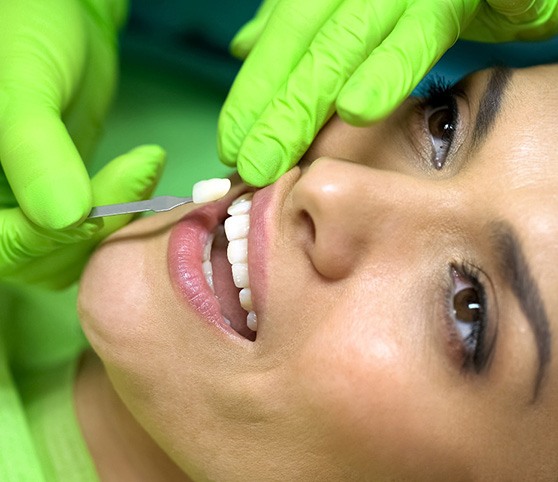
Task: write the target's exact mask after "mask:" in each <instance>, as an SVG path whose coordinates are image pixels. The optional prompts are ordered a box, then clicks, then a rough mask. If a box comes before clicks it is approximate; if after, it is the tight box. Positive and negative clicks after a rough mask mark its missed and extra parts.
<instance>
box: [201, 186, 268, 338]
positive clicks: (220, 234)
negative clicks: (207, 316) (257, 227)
mask: <svg viewBox="0 0 558 482" xmlns="http://www.w3.org/2000/svg"><path fill="white" fill-rule="evenodd" d="M252 196H253V193H246V194H243V195H242V196H240V197H238V198H237V199H235V200H234V201H233V202H232V204H231V205H230V206H229V208H228V209H227V214H228V217H227V218H226V219H225V221H224V223H223V224H221V225H219V226H218V227H217V228H216V229H215V230H214V232H213V233H212V234H211V235H210V236H209V237H208V239H207V241H206V244H205V248H204V252H203V261H202V267H203V273H204V275H205V279H206V281H207V284H208V285H209V287H210V288H211V289H212V291H213V293H214V294H215V298H216V299H217V301H218V302H219V306H220V307H221V314H222V315H223V319H224V321H225V323H226V324H228V325H229V326H230V327H231V328H232V329H233V330H235V331H236V332H237V333H238V334H239V335H241V336H242V337H244V338H246V339H248V340H251V341H254V340H255V339H256V333H257V329H258V325H257V316H256V313H255V311H254V309H253V306H252V291H251V289H250V277H249V273H248V233H249V231H250V209H251V207H252Z"/></svg>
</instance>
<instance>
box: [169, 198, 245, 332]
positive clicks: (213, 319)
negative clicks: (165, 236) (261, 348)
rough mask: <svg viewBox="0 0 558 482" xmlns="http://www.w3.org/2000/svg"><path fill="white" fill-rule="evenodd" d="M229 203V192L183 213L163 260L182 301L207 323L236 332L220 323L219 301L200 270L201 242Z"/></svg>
mask: <svg viewBox="0 0 558 482" xmlns="http://www.w3.org/2000/svg"><path fill="white" fill-rule="evenodd" d="M236 195H238V194H236ZM230 203H231V196H226V197H225V198H223V199H221V200H219V201H217V202H214V203H210V204H207V205H205V206H202V207H200V208H198V209H196V210H195V211H192V212H190V213H188V214H187V215H186V216H184V217H183V218H182V219H181V220H180V221H179V222H178V223H177V224H176V225H175V226H174V227H173V228H172V231H171V234H170V237H169V244H168V254H167V264H168V269H169V274H170V278H171V280H172V283H173V285H174V287H175V289H176V290H177V291H178V293H179V294H180V295H181V297H183V298H184V299H185V300H186V304H187V305H188V306H189V307H191V308H192V309H193V310H194V311H195V312H197V313H198V314H200V315H201V317H202V318H204V319H205V320H206V321H208V322H209V323H210V324H213V325H216V326H218V327H220V328H222V329H224V330H225V331H227V332H229V333H230V332H233V333H235V334H236V332H234V330H231V329H230V328H229V327H228V326H227V325H226V324H225V323H224V321H223V316H222V315H221V308H220V306H219V303H218V301H217V299H216V298H215V296H214V294H213V292H212V291H211V289H210V287H209V286H208V284H207V282H206V280H205V276H204V274H203V270H202V261H203V249H204V246H205V244H206V242H207V239H208V237H209V235H210V234H211V233H212V232H213V231H214V230H215V228H216V227H217V226H218V225H219V224H221V223H222V222H223V219H225V217H226V214H227V207H228V206H229V205H230Z"/></svg>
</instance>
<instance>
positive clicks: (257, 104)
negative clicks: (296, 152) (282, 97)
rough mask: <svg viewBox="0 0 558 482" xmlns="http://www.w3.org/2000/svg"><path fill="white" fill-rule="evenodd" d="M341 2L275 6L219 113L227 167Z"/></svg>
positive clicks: (292, 1)
mask: <svg viewBox="0 0 558 482" xmlns="http://www.w3.org/2000/svg"><path fill="white" fill-rule="evenodd" d="M342 1H343V0H306V1H304V2H301V1H300V0H282V1H280V2H279V3H278V4H277V6H276V7H275V9H274V11H273V16H271V17H270V18H269V21H268V22H267V24H266V28H265V30H264V32H263V33H262V36H261V37H260V40H259V41H258V43H257V44H256V45H255V47H254V49H253V50H252V52H251V54H250V55H249V56H248V58H247V59H246V61H245V62H244V65H243V66H242V68H241V69H240V72H239V74H238V76H237V78H236V80H235V82H234V84H233V86H232V88H231V90H230V92H229V95H228V97H227V99H226V101H225V103H224V105H223V108H222V110H221V114H220V116H219V123H218V131H219V135H218V149H219V156H220V158H221V160H222V161H223V162H225V163H226V164H228V165H230V166H234V165H235V164H236V160H237V156H238V152H239V150H240V146H241V144H242V142H243V141H244V139H245V137H246V134H247V133H248V131H249V130H250V129H251V128H252V126H253V124H254V122H255V121H256V119H258V118H259V116H260V115H261V113H262V112H263V111H264V110H265V108H266V107H267V105H268V104H269V102H270V101H271V99H272V98H273V97H274V96H275V95H276V94H277V91H278V90H279V89H280V88H281V86H282V85H283V84H284V83H285V82H286V81H287V78H288V76H289V74H290V72H291V71H292V70H293V69H294V68H295V66H296V65H297V64H298V62H299V61H300V59H301V57H302V56H303V55H304V54H305V53H306V50H307V48H308V47H309V45H310V43H311V42H312V40H313V38H314V36H315V35H316V33H317V32H318V30H319V29H320V28H321V26H322V25H323V23H324V22H325V21H326V20H327V19H328V18H329V17H330V16H331V14H332V13H333V12H334V11H335V9H336V8H337V6H338V5H339V4H340V3H341V2H342Z"/></svg>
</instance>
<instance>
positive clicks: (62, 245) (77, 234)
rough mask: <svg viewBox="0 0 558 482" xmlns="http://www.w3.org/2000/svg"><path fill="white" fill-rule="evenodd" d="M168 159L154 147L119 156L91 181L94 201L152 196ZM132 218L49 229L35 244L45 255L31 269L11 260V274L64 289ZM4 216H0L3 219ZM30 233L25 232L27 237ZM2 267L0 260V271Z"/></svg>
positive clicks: (129, 216) (97, 220) (102, 201)
mask: <svg viewBox="0 0 558 482" xmlns="http://www.w3.org/2000/svg"><path fill="white" fill-rule="evenodd" d="M165 159H166V154H165V151H164V150H163V149H162V148H160V147H158V146H154V145H145V146H141V147H137V148H135V149H132V150H131V151H129V152H127V153H126V154H123V155H121V156H118V157H117V158H116V159H114V160H112V161H111V162H110V163H108V164H107V165H106V166H105V167H103V169H101V170H100V171H99V173H98V174H96V175H95V177H94V178H93V179H92V182H91V186H92V191H93V201H94V203H95V204H96V205H103V204H113V203H121V202H129V201H138V200H141V199H146V198H148V197H149V196H150V195H151V194H152V192H153V190H154V189H155V186H156V185H157V181H158V180H159V178H160V176H161V172H162V170H163V166H164V164H165ZM13 211H14V213H15V214H14V215H16V214H19V215H20V216H23V213H21V210H13ZM18 212H19V213H18ZM4 216H5V215H4ZM132 217H133V215H125V216H112V217H107V218H104V219H102V220H99V219H92V220H87V221H85V222H84V223H82V224H81V225H80V226H78V227H75V228H72V229H70V230H64V231H54V232H51V231H49V232H47V233H46V235H44V236H43V237H42V238H41V239H40V241H41V242H40V243H35V244H38V245H39V246H41V249H42V253H44V255H43V256H42V257H41V256H39V255H38V253H35V256H34V257H33V259H31V261H30V262H32V264H33V265H32V267H33V269H32V270H29V263H23V262H21V261H19V263H17V265H16V266H15V267H14V266H13V265H14V263H11V265H12V266H11V269H10V270H9V274H10V275H11V276H12V278H14V277H15V278H18V279H20V280H23V281H24V282H26V283H32V284H36V285H40V286H43V287H46V288H49V289H61V288H65V287H67V286H68V285H70V284H71V283H73V282H74V281H75V280H76V279H77V278H78V277H79V276H80V273H81V271H82V270H83V267H84V265H85V264H86V262H87V259H88V257H89V254H90V253H91V251H92V250H93V248H94V247H95V245H96V244H98V243H99V241H101V240H102V239H103V238H105V237H107V236H108V235H109V234H111V233H112V232H114V231H116V230H117V229H119V228H121V227H122V226H124V225H125V224H126V223H128V222H129V221H130V220H131V219H132ZM2 219H3V218H1V217H0V222H1V221H2ZM19 224H21V223H19ZM19 224H18V225H19ZM28 224H30V223H28ZM99 225H100V226H101V227H100V229H99ZM1 227H2V226H1V223H0V228H1ZM35 229H36V230H38V231H39V233H43V232H44V231H46V230H44V229H43V228H35ZM0 232H1V229H0ZM29 236H30V235H29V234H27V235H26V237H27V238H28V237H29ZM1 253H2V250H0V254H1ZM0 261H1V257H0ZM1 268H2V264H1V263H0V274H2V270H1Z"/></svg>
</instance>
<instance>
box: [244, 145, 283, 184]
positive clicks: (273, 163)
mask: <svg viewBox="0 0 558 482" xmlns="http://www.w3.org/2000/svg"><path fill="white" fill-rule="evenodd" d="M266 147H267V148H266V149H264V148H263V146H262V149H257V150H253V149H252V150H251V151H252V153H253V154H252V155H250V154H242V153H241V154H240V155H239V158H238V163H237V169H238V173H239V174H240V177H241V178H242V180H243V181H244V182H246V183H247V184H249V185H251V186H254V187H265V186H268V185H269V184H272V183H274V182H275V181H277V179H279V178H280V177H281V176H282V175H283V174H285V172H287V171H288V170H289V168H290V167H291V166H290V165H289V163H287V162H285V159H283V157H282V156H281V153H280V152H273V151H274V149H273V146H266ZM256 153H257V154H256ZM253 159H257V162H255V161H253Z"/></svg>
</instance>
